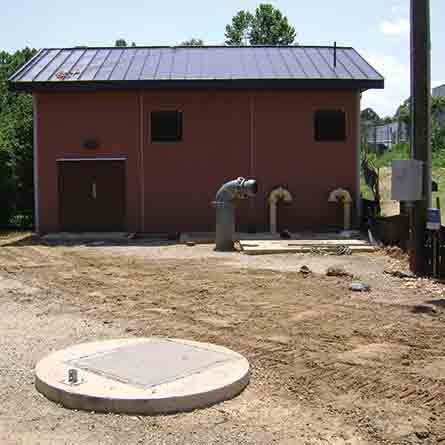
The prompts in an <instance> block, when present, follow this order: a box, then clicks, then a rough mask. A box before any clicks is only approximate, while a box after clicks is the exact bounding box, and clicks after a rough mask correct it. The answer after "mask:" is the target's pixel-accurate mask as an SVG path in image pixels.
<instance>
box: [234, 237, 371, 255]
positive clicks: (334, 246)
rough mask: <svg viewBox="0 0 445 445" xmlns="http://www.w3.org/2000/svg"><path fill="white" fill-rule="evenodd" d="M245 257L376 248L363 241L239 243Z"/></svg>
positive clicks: (356, 250)
mask: <svg viewBox="0 0 445 445" xmlns="http://www.w3.org/2000/svg"><path fill="white" fill-rule="evenodd" d="M240 247H241V252H242V253H243V254H245V255H267V254H279V253H311V252H313V251H314V249H316V250H321V251H326V252H327V253H328V252H335V251H339V249H342V248H347V249H348V250H349V251H350V252H351V253H359V252H360V253H370V252H375V251H376V248H375V247H374V246H372V245H371V244H369V243H367V242H366V241H363V240H352V239H348V240H274V241H263V240H255V241H245V240H241V241H240Z"/></svg>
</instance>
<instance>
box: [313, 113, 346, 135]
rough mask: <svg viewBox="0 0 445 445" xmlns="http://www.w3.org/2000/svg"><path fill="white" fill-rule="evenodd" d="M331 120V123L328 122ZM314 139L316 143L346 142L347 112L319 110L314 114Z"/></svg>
mask: <svg viewBox="0 0 445 445" xmlns="http://www.w3.org/2000/svg"><path fill="white" fill-rule="evenodd" d="M329 118H330V119H331V122H329V121H327V120H328V119H329ZM332 119H334V121H332ZM339 119H341V122H339ZM336 123H337V124H338V125H340V128H337V125H336ZM314 139H315V141H316V142H345V141H346V140H347V139H348V131H347V119H346V112H345V111H344V110H339V109H337V110H335V109H323V110H317V111H316V112H315V113H314Z"/></svg>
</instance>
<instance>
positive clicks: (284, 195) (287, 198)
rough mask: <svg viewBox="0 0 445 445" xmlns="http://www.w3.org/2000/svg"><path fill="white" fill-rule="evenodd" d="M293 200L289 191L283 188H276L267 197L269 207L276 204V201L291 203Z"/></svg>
mask: <svg viewBox="0 0 445 445" xmlns="http://www.w3.org/2000/svg"><path fill="white" fill-rule="evenodd" d="M293 200H294V198H293V197H292V194H291V193H290V191H289V190H287V189H285V188H284V187H277V188H276V189H274V190H272V191H271V192H270V195H269V205H272V204H276V203H277V202H278V201H284V202H292V201H293Z"/></svg>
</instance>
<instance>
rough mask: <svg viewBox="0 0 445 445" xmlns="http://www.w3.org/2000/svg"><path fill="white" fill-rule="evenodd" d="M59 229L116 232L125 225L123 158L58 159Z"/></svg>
mask: <svg viewBox="0 0 445 445" xmlns="http://www.w3.org/2000/svg"><path fill="white" fill-rule="evenodd" d="M58 164H59V209H60V225H61V230H64V231H69V232H87V231H88V232H118V231H122V230H124V227H125V162H124V161H106V160H104V161H87V160H85V161H62V162H59V163H58Z"/></svg>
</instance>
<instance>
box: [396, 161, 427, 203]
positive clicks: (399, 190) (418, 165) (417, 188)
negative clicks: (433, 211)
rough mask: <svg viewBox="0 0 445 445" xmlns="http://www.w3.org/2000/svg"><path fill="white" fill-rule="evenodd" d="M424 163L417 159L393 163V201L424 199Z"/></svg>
mask: <svg viewBox="0 0 445 445" xmlns="http://www.w3.org/2000/svg"><path fill="white" fill-rule="evenodd" d="M422 179H423V162H422V161H417V160H415V159H408V160H404V161H392V184H391V199H393V200H395V201H420V200H421V199H422V191H423V187H422Z"/></svg>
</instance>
